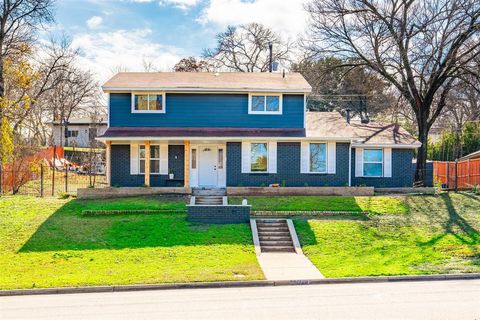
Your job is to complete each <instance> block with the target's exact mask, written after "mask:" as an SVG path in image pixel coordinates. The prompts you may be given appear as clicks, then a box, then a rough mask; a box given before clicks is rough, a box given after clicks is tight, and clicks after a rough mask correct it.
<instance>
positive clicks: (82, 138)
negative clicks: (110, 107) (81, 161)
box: [52, 117, 108, 148]
mask: <svg viewBox="0 0 480 320" xmlns="http://www.w3.org/2000/svg"><path fill="white" fill-rule="evenodd" d="M107 127H108V124H107V121H106V120H105V119H99V120H98V121H94V120H93V119H90V118H88V117H84V118H76V119H70V120H69V121H68V125H67V126H66V129H65V124H64V123H63V122H60V121H54V122H52V135H53V144H54V145H57V146H65V147H67V146H68V147H80V148H87V147H91V146H96V145H95V143H96V142H97V141H96V140H95V139H96V138H97V137H98V136H101V135H103V134H104V133H105V131H106V130H107Z"/></svg>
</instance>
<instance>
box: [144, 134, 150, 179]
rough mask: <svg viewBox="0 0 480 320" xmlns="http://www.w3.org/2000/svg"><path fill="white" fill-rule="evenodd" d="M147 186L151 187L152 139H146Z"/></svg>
mask: <svg viewBox="0 0 480 320" xmlns="http://www.w3.org/2000/svg"><path fill="white" fill-rule="evenodd" d="M145 186H147V187H150V141H149V140H146V141H145Z"/></svg>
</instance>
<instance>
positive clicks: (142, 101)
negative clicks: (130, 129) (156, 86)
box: [132, 92, 166, 113]
mask: <svg viewBox="0 0 480 320" xmlns="http://www.w3.org/2000/svg"><path fill="white" fill-rule="evenodd" d="M165 101H166V98H165V92H155V93H138V92H133V93H132V113H165V107H166V106H165Z"/></svg>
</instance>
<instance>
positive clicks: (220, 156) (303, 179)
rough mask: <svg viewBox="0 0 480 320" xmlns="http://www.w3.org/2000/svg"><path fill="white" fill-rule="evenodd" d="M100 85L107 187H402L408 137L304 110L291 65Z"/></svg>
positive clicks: (408, 180)
mask: <svg viewBox="0 0 480 320" xmlns="http://www.w3.org/2000/svg"><path fill="white" fill-rule="evenodd" d="M103 90H104V91H105V92H106V93H107V94H108V101H109V103H108V112H109V116H108V129H107V131H106V132H105V133H104V135H103V136H101V137H100V138H99V140H101V141H103V142H104V143H105V144H106V145H107V172H108V180H109V182H110V184H111V185H112V186H144V185H146V186H152V187H163V186H185V187H226V186H244V187H247V186H257V187H258V186H268V185H270V184H279V185H282V186H287V187H294V186H300V187H303V186H356V185H367V186H375V187H410V186H412V182H413V170H412V157H413V152H414V149H415V148H418V147H419V145H420V143H419V142H418V141H417V140H416V139H415V138H414V137H412V136H411V135H410V134H408V133H407V132H406V131H405V130H403V129H402V128H400V127H399V126H397V125H393V124H381V123H373V122H372V123H368V124H362V123H359V122H354V121H347V120H346V119H344V118H343V117H342V116H341V115H340V114H339V113H336V112H307V111H306V96H307V95H308V94H309V93H310V91H311V87H310V85H309V84H308V83H307V81H306V80H305V79H304V78H303V77H302V75H300V74H298V73H287V74H286V75H282V74H280V73H234V72H231V73H183V72H177V73H174V72H158V73H118V74H117V75H115V76H114V77H113V78H112V79H110V80H109V81H108V82H107V83H105V85H104V86H103ZM169 173H173V179H172V177H171V176H170V177H169Z"/></svg>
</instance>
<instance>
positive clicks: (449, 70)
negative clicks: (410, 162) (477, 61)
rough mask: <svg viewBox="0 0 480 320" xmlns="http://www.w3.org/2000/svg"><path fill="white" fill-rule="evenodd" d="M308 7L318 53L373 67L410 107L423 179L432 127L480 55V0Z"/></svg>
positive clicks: (357, 0)
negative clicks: (451, 91)
mask: <svg viewBox="0 0 480 320" xmlns="http://www.w3.org/2000/svg"><path fill="white" fill-rule="evenodd" d="M306 9H307V10H308V12H309V13H310V17H311V24H310V36H311V39H310V43H309V44H308V46H309V49H310V50H311V51H312V52H313V53H314V54H317V55H325V54H329V55H335V56H337V57H340V58H343V59H348V60H349V61H350V62H349V63H347V65H354V66H358V65H364V66H367V67H368V68H370V69H371V70H373V71H375V72H376V73H378V74H379V75H381V76H382V77H383V78H384V79H385V80H386V81H388V82H389V83H391V84H392V85H393V86H394V87H395V88H396V89H397V90H398V92H399V94H400V95H401V97H402V98H403V99H404V100H406V101H407V103H408V104H409V106H410V107H411V108H412V110H413V112H414V114H415V119H416V124H417V130H418V139H419V141H420V142H421V143H422V146H421V147H420V148H419V150H418V157H417V168H416V169H417V170H416V173H415V181H416V182H417V183H423V181H424V177H425V168H426V157H427V145H428V143H427V137H428V131H429V129H430V127H431V126H432V124H433V123H434V122H435V120H436V119H437V117H438V116H439V115H440V114H441V112H442V110H443V109H444V107H445V105H446V101H447V97H448V94H449V91H450V90H451V88H452V86H453V85H454V81H455V79H456V78H458V77H459V76H460V75H461V74H463V73H465V72H469V71H468V69H469V68H470V65H471V63H472V59H474V58H475V57H476V56H478V54H479V49H480V41H479V31H480V29H479V28H480V1H478V0H418V1H415V0H314V1H312V2H311V3H309V4H308V5H307V6H306Z"/></svg>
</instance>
